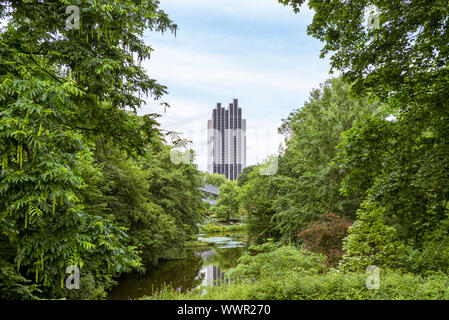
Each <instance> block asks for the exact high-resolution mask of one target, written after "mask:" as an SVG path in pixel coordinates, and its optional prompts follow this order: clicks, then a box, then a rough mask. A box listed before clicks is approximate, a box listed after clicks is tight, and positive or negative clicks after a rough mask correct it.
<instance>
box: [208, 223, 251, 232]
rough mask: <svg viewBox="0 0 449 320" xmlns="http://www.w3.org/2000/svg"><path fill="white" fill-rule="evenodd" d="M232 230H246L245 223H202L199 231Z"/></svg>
mask: <svg viewBox="0 0 449 320" xmlns="http://www.w3.org/2000/svg"><path fill="white" fill-rule="evenodd" d="M233 231H246V224H244V223H238V224H212V223H210V224H204V225H201V226H200V232H201V233H227V232H233Z"/></svg>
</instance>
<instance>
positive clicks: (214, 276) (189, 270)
mask: <svg viewBox="0 0 449 320" xmlns="http://www.w3.org/2000/svg"><path fill="white" fill-rule="evenodd" d="M214 238H215V239H218V241H217V242H214V243H215V244H216V248H214V249H208V250H202V251H197V252H190V253H189V254H188V256H187V257H186V258H185V259H179V260H172V261H165V262H160V263H158V264H157V265H156V266H154V267H152V266H149V267H148V271H147V272H146V273H145V274H135V275H125V276H124V277H122V278H120V279H119V280H118V285H117V286H116V287H114V288H113V289H112V291H111V292H110V294H109V297H108V298H109V299H113V300H116V299H126V300H128V299H135V298H139V297H142V296H144V295H152V294H153V293H154V292H155V291H156V290H160V289H161V288H162V287H163V286H164V285H170V286H171V287H172V288H181V290H182V291H186V290H190V289H193V288H199V287H200V286H203V287H207V286H211V285H218V284H220V283H221V282H223V281H229V280H228V279H226V277H225V273H224V272H223V270H226V269H228V268H231V267H233V266H235V265H236V263H237V259H238V258H239V257H240V256H241V255H242V254H243V252H244V250H246V247H244V246H243V245H242V244H244V243H243V242H239V241H235V239H233V238H228V237H218V238H217V237H214ZM225 238H226V239H225ZM202 239H203V240H205V241H209V240H208V239H212V237H209V238H208V237H203V238H202ZM225 240H226V241H225ZM237 242H238V243H237ZM227 244H229V245H227ZM203 292H204V291H203Z"/></svg>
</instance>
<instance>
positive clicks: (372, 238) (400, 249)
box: [339, 200, 406, 271]
mask: <svg viewBox="0 0 449 320" xmlns="http://www.w3.org/2000/svg"><path fill="white" fill-rule="evenodd" d="M357 218H358V219H357V220H356V221H355V222H354V224H353V225H352V226H351V227H350V228H349V235H348V237H346V238H345V239H344V240H343V250H344V251H345V254H344V256H343V259H342V260H341V261H340V264H339V267H340V268H341V269H342V270H347V271H365V269H366V267H367V266H369V265H376V266H378V267H386V268H400V266H401V263H400V260H401V259H402V258H403V257H404V254H405V250H406V248H405V246H404V244H403V243H402V242H400V241H399V240H398V238H397V232H396V229H395V228H394V227H393V226H390V225H387V223H386V212H385V209H384V208H382V207H381V206H379V204H377V203H376V202H371V201H369V200H368V201H365V202H364V203H363V204H362V205H361V209H360V210H358V211H357Z"/></svg>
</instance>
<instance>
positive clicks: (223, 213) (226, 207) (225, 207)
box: [213, 180, 240, 223]
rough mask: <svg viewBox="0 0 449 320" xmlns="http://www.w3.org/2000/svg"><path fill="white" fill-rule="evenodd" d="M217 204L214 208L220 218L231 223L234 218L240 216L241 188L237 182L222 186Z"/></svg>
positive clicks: (229, 181) (228, 182)
mask: <svg viewBox="0 0 449 320" xmlns="http://www.w3.org/2000/svg"><path fill="white" fill-rule="evenodd" d="M219 190H220V192H219V196H218V200H217V203H216V204H215V205H214V206H213V210H214V212H215V213H216V214H217V216H218V217H221V218H224V219H226V222H227V223H229V222H230V219H231V218H232V217H235V216H238V214H239V209H240V198H239V194H240V188H239V187H238V186H237V183H236V182H235V181H231V180H228V181H226V182H225V183H223V184H222V185H221V186H220V189H219Z"/></svg>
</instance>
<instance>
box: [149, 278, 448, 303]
mask: <svg viewBox="0 0 449 320" xmlns="http://www.w3.org/2000/svg"><path fill="white" fill-rule="evenodd" d="M366 279H367V275H366V274H364V273H346V274H345V273H327V274H324V275H313V276H311V275H309V276H304V275H302V274H300V273H293V272H292V273H290V274H287V275H285V276H282V277H279V278H271V277H266V278H263V279H259V280H257V281H256V282H254V283H251V282H243V283H235V284H231V285H227V284H226V285H222V286H219V287H208V288H207V293H206V294H204V295H201V292H200V291H199V290H195V291H191V292H187V293H180V292H178V291H176V290H172V289H169V288H166V289H165V290H162V291H161V292H159V293H158V295H157V296H152V297H145V298H144V299H151V300H152V299H157V300H233V299H235V300H440V299H441V300H447V299H449V278H448V277H447V276H443V275H439V276H437V275H435V276H429V277H426V278H423V277H421V276H419V275H413V274H401V273H395V272H384V273H382V274H381V281H380V288H379V289H377V290H376V289H372V290H369V289H367V287H366Z"/></svg>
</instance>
